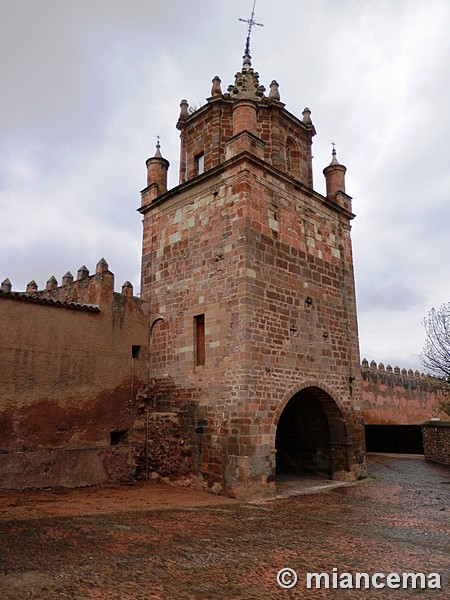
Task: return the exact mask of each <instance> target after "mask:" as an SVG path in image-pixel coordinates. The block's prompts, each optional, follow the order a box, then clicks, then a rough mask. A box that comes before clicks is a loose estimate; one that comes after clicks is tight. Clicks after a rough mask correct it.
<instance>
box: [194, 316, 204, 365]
mask: <svg viewBox="0 0 450 600" xmlns="http://www.w3.org/2000/svg"><path fill="white" fill-rule="evenodd" d="M194 335H195V364H196V366H197V367H199V366H201V365H204V364H205V315H197V316H195V317H194Z"/></svg>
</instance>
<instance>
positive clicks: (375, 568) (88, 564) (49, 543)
mask: <svg viewBox="0 0 450 600" xmlns="http://www.w3.org/2000/svg"><path fill="white" fill-rule="evenodd" d="M369 468H370V473H371V476H372V478H371V479H370V480H367V481H364V482H362V483H359V484H357V485H355V486H347V487H339V488H334V489H326V490H324V491H322V492H320V493H315V494H303V495H298V496H289V497H284V498H277V499H276V500H271V501H258V502H251V503H239V502H236V501H232V500H228V499H225V498H216V497H213V496H209V495H207V494H203V493H201V492H196V491H193V490H190V489H180V488H174V487H172V486H168V485H165V484H161V483H159V484H155V483H149V484H143V485H138V486H136V487H133V488H125V487H120V488H101V489H99V488H97V489H89V490H72V491H67V490H66V491H42V492H2V493H0V530H1V533H0V551H1V557H2V560H1V563H0V599H1V600H25V599H27V598H31V599H35V600H56V599H58V600H60V599H64V598H72V599H77V600H78V599H79V600H87V599H91V598H101V599H106V598H107V599H108V600H138V599H139V600H150V599H157V600H185V599H186V600H190V599H193V600H203V599H204V600H212V599H221V600H222V599H225V600H227V599H236V600H238V599H243V600H244V599H245V600H265V599H275V600H276V599H278V598H299V599H300V598H364V599H371V598H376V599H377V598H383V599H384V598H386V599H390V600H400V599H402V598H410V597H412V598H429V597H431V598H439V599H441V598H442V599H447V600H448V599H449V598H450V536H449V534H450V502H449V499H450V469H448V468H446V467H441V466H438V465H433V464H429V463H426V462H424V461H423V460H418V459H404V458H397V457H386V456H371V457H369ZM284 567H290V568H292V569H294V570H295V571H296V573H297V575H298V582H297V585H296V586H295V587H294V588H292V589H281V588H280V587H279V586H278V584H277V579H276V577H277V573H278V572H279V571H280V569H282V568H284ZM333 568H335V569H337V573H338V574H341V573H343V572H349V573H351V574H352V576H354V575H355V574H356V573H357V572H367V573H369V574H370V575H372V574H373V573H376V572H379V573H384V574H386V575H387V574H388V573H400V574H402V573H404V572H421V573H425V574H429V573H433V572H434V573H439V574H440V575H441V578H442V579H441V585H442V589H441V590H430V589H411V587H410V588H409V589H401V588H400V589H389V588H387V587H385V588H384V589H379V590H378V589H375V588H373V587H371V588H370V589H360V590H356V589H353V590H348V589H341V588H334V589H333V588H331V589H323V588H322V589H307V587H306V574H307V573H308V572H326V573H328V574H330V576H331V575H332V573H333ZM330 581H331V584H330V585H331V586H332V578H331V580H330Z"/></svg>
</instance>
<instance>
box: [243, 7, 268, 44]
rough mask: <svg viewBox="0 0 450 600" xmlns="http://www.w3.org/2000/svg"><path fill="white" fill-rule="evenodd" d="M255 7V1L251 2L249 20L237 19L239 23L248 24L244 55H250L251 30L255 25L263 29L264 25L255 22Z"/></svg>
mask: <svg viewBox="0 0 450 600" xmlns="http://www.w3.org/2000/svg"><path fill="white" fill-rule="evenodd" d="M255 5H256V0H254V2H253V8H252V14H251V16H250V19H239V21H242V22H243V23H247V24H248V34H247V43H246V45H245V53H246V54H250V36H251V33H252V28H253V27H254V26H255V25H258V27H264V25H263V24H262V23H257V22H256V21H255Z"/></svg>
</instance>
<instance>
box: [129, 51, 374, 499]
mask: <svg viewBox="0 0 450 600" xmlns="http://www.w3.org/2000/svg"><path fill="white" fill-rule="evenodd" d="M212 83H213V85H212V89H211V96H210V97H209V98H208V99H207V102H206V104H205V105H204V106H202V107H201V108H199V109H198V110H195V111H194V112H190V111H189V107H188V103H187V101H186V100H183V101H182V102H181V112H180V116H179V120H178V124H177V128H178V129H179V131H180V138H181V153H180V182H179V185H178V186H177V187H175V188H174V189H171V190H167V169H168V167H169V163H168V161H167V160H166V159H164V158H163V157H162V155H161V152H160V148H159V144H158V147H157V152H156V155H155V156H154V157H153V158H150V159H149V160H148V161H147V167H148V179H147V187H146V188H145V189H144V190H143V191H142V205H141V208H140V212H141V213H142V215H143V254H142V282H141V284H142V285H141V295H142V298H143V299H145V300H148V301H149V303H150V310H151V315H152V318H151V328H150V355H151V359H150V370H149V386H150V389H151V390H152V397H153V398H154V401H155V407H156V410H159V411H161V412H163V411H169V410H170V411H177V412H178V414H179V417H180V422H181V425H182V428H183V429H184V432H185V435H186V436H187V438H188V445H189V450H188V452H189V454H190V456H191V460H192V469H193V472H194V473H195V474H196V475H197V476H198V478H199V481H202V482H203V485H204V486H205V487H207V488H209V489H212V490H213V491H223V492H224V493H228V494H230V495H235V496H238V497H246V496H250V495H254V494H259V493H262V492H264V491H270V490H273V488H274V486H273V481H274V480H275V477H276V475H277V474H283V473H291V474H294V475H298V476H301V475H302V474H309V473H322V474H323V475H325V476H329V477H331V478H333V479H348V480H351V479H354V478H356V477H358V476H362V475H364V473H365V462H364V434H363V423H362V416H361V381H360V378H361V375H360V373H361V371H360V361H359V349H358V329H357V318H356V305H355V288H354V278H353V261H352V248H351V240H350V222H351V220H352V219H353V217H354V215H353V214H352V208H351V198H350V197H349V196H348V195H347V194H346V192H345V181H344V179H345V171H346V169H345V167H344V166H342V165H341V164H339V163H338V161H337V159H336V153H335V152H334V151H333V157H332V161H331V164H330V165H329V166H328V167H326V168H325V170H324V174H325V177H326V182H327V195H326V197H325V196H322V195H321V194H319V193H317V192H315V191H314V190H313V178H312V160H311V159H312V157H311V142H312V137H313V136H314V135H315V133H316V132H315V129H314V125H313V124H312V121H311V112H310V110H309V109H308V108H305V109H304V110H303V113H302V118H298V117H296V116H295V115H293V114H291V113H290V112H288V111H287V110H286V108H285V105H284V104H283V103H282V102H281V100H280V92H279V86H278V83H277V82H276V81H272V83H271V84H270V90H269V92H268V93H267V94H266V90H265V88H264V87H263V86H262V85H260V83H259V75H258V73H256V72H255V71H254V70H253V68H252V64H251V57H250V53H249V48H248V44H247V47H246V51H245V54H244V57H243V65H242V69H241V71H239V72H238V73H237V74H236V76H235V82H234V84H232V85H230V86H229V87H228V89H227V91H226V92H225V93H223V92H222V89H221V81H220V79H219V78H218V77H215V78H214V79H213V82H212Z"/></svg>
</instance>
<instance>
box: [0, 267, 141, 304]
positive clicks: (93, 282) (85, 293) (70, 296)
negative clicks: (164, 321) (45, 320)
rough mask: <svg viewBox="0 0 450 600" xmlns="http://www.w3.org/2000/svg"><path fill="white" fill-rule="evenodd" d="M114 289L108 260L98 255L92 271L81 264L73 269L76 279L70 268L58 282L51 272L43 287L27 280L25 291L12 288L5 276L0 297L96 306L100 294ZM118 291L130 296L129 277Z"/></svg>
mask: <svg viewBox="0 0 450 600" xmlns="http://www.w3.org/2000/svg"><path fill="white" fill-rule="evenodd" d="M113 293H115V292H114V273H112V272H111V271H110V270H109V266H108V263H107V262H106V260H105V259H104V258H101V259H100V260H99V261H98V263H97V265H96V267H95V273H94V274H92V275H90V274H89V269H88V268H87V267H86V266H85V265H82V266H81V267H80V268H79V269H78V271H77V277H76V279H75V278H74V276H73V275H72V273H71V272H70V271H67V273H66V274H65V275H64V276H63V277H62V281H61V285H58V280H57V279H56V277H55V276H54V275H52V276H51V277H50V278H49V279H48V281H47V282H46V286H45V289H42V290H39V289H38V285H37V283H36V282H35V281H34V280H32V281H30V282H29V283H28V285H27V288H26V291H25V292H17V291H13V290H12V284H11V281H10V280H9V279H8V278H7V279H5V280H4V281H3V282H2V284H1V288H0V298H10V299H12V300H21V301H25V302H32V303H36V304H45V305H47V306H55V307H60V308H72V309H85V310H86V309H87V310H98V307H99V305H100V304H101V301H102V298H104V295H105V294H107V295H111V294H113ZM120 294H121V295H123V296H127V297H130V298H132V297H134V293H133V286H132V284H131V283H130V282H129V281H126V282H125V283H124V284H123V285H122V289H121V292H120Z"/></svg>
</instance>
